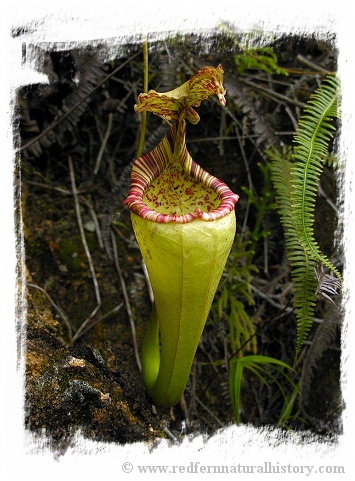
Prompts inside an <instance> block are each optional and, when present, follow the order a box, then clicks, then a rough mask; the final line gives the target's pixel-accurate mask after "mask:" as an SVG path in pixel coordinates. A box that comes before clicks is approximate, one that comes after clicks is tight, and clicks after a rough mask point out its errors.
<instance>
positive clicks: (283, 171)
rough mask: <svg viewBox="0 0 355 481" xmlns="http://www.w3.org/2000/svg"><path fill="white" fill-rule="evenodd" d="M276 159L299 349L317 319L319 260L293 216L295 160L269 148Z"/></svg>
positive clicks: (273, 168)
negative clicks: (300, 235) (301, 237)
mask: <svg viewBox="0 0 355 481" xmlns="http://www.w3.org/2000/svg"><path fill="white" fill-rule="evenodd" d="M268 155H269V157H270V158H271V159H272V162H271V166H270V170H271V179H272V182H273V184H274V188H275V191H276V203H277V210H278V213H279V215H280V220H281V224H282V226H283V228H284V231H285V239H286V249H287V255H288V259H289V262H290V265H291V275H292V281H293V284H294V289H293V294H294V300H293V305H294V307H295V309H296V318H297V346H296V352H297V354H298V353H299V350H300V348H301V345H302V343H303V342H304V339H306V337H307V335H308V332H309V329H310V327H311V325H312V322H313V313H314V307H315V303H316V294H315V292H316V288H317V280H316V279H315V276H314V267H315V265H316V263H315V261H314V260H313V259H312V258H311V257H310V256H309V253H308V251H307V249H305V248H304V246H303V245H302V244H301V243H300V242H299V238H298V234H297V230H296V228H295V225H294V223H293V217H292V208H291V207H292V205H291V198H292V195H291V194H292V184H291V168H292V163H291V161H290V160H289V159H288V158H287V157H285V156H282V155H280V154H279V153H278V152H277V151H275V150H274V151H268Z"/></svg>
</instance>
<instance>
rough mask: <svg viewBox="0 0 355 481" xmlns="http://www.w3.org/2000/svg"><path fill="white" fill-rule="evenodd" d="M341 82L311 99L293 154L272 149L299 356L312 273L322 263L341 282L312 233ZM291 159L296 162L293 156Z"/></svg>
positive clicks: (311, 301) (308, 320)
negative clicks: (289, 265) (292, 295)
mask: <svg viewBox="0 0 355 481" xmlns="http://www.w3.org/2000/svg"><path fill="white" fill-rule="evenodd" d="M338 92H339V84H338V82H337V80H336V78H334V77H331V76H329V77H327V78H326V80H325V81H324V82H323V84H322V85H321V86H320V87H319V88H318V89H317V90H316V92H315V93H314V94H313V95H312V96H311V98H310V100H309V101H308V103H307V106H306V108H305V111H304V115H303V116H302V118H301V120H300V122H299V128H298V129H297V131H296V133H295V135H294V141H295V143H296V147H295V150H294V153H293V154H292V155H291V154H290V153H288V154H287V155H285V153H284V154H283V155H282V154H280V153H279V152H277V151H275V150H273V151H268V152H267V153H268V155H269V157H270V159H271V160H272V162H271V176H272V181H273V184H274V188H275V191H276V202H277V205H278V207H277V210H278V212H279V215H280V219H281V223H282V225H283V227H284V230H285V237H286V248H287V254H288V258H289V261H290V264H291V274H292V280H293V283H294V307H295V308H296V317H297V344H296V357H297V356H298V355H299V352H300V349H301V347H302V344H303V343H304V341H305V340H306V338H307V335H308V332H309V330H310V328H311V325H312V323H313V317H314V308H315V304H316V288H317V280H316V278H315V275H314V272H315V267H316V266H317V264H318V263H319V262H320V263H322V264H323V265H324V266H325V267H327V268H328V269H330V270H331V271H332V272H333V273H334V274H335V275H336V276H337V278H338V279H339V281H340V282H341V275H340V273H339V271H338V270H337V269H336V267H335V266H334V265H333V264H332V263H331V262H330V260H329V259H328V258H327V257H326V256H325V255H324V254H323V253H322V252H321V250H320V248H319V246H318V244H317V242H316V241H315V238H314V233H313V223H314V208H315V199H316V195H317V191H318V182H319V178H320V175H321V173H322V169H323V164H324V162H325V160H326V158H327V155H328V145H329V141H330V139H331V137H332V133H333V131H334V130H335V128H334V126H333V125H332V124H331V123H330V119H331V118H333V117H338V108H337V97H338ZM291 157H292V158H293V161H294V162H291V161H290V158H291Z"/></svg>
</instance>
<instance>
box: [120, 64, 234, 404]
mask: <svg viewBox="0 0 355 481" xmlns="http://www.w3.org/2000/svg"><path fill="white" fill-rule="evenodd" d="M222 83H223V69H222V66H221V65H219V66H218V67H217V68H213V67H205V68H203V69H202V70H200V71H199V72H197V73H196V74H195V75H194V76H193V77H191V79H190V80H189V81H188V82H186V83H184V84H183V85H181V86H180V87H179V88H177V89H175V90H172V91H170V92H166V93H158V92H156V91H154V90H150V91H149V92H148V93H146V94H140V95H139V97H138V101H137V104H136V105H135V111H136V112H143V111H149V112H153V113H154V114H156V115H159V116H160V117H162V118H163V119H165V120H166V121H167V122H169V124H170V125H171V127H170V130H169V131H168V133H167V135H166V136H165V137H164V138H163V140H162V141H161V142H160V143H159V144H158V145H157V146H156V147H155V148H154V149H153V150H152V151H150V152H149V153H147V154H145V155H143V156H142V157H140V158H138V159H136V160H135V162H134V165H133V167H132V172H131V182H130V188H129V193H128V197H127V198H126V200H125V201H124V204H126V205H128V206H129V208H130V210H131V220H132V225H133V229H134V233H135V236H136V239H137V242H138V245H139V248H140V251H141V254H142V257H143V260H144V262H145V264H146V267H147V271H148V275H149V279H150V283H151V287H152V290H153V294H154V302H153V307H152V313H151V319H150V322H149V326H148V329H147V332H146V335H145V338H144V341H143V346H142V350H141V362H142V376H143V381H144V384H145V386H146V389H147V392H148V394H149V396H150V397H151V399H152V402H153V403H154V404H155V405H158V406H163V407H170V406H173V405H175V404H176V403H177V402H178V401H179V400H180V398H181V397H182V395H183V393H184V390H185V387H186V384H187V381H188V377H189V374H190V370H191V366H192V363H193V359H194V356H195V353H196V349H197V347H198V343H199V340H200V337H201V334H202V331H203V328H204V325H205V323H206V319H207V316H208V313H209V310H210V307H211V304H212V301H213V298H214V295H215V292H216V290H217V287H218V284H219V281H220V278H221V276H222V273H223V269H224V266H225V264H226V261H227V258H228V255H229V252H230V250H231V247H232V243H233V240H234V236H235V229H236V219H235V213H234V207H235V204H236V202H237V200H238V196H237V195H236V194H234V193H233V192H232V191H231V190H230V189H229V188H228V186H227V185H226V184H225V183H223V182H222V181H220V180H218V179H217V178H216V177H214V176H213V175H211V174H209V173H207V172H206V171H205V170H203V169H202V168H201V167H200V166H199V165H198V164H197V163H196V162H194V161H193V160H192V158H191V156H190V154H189V152H188V151H187V148H186V143H185V134H186V122H185V119H187V120H188V121H189V122H190V123H192V124H196V123H197V122H198V121H199V119H200V118H199V115H198V114H197V112H196V111H195V110H194V108H193V107H197V106H199V105H200V103H201V101H202V100H205V99H206V98H207V97H209V96H210V95H212V94H215V95H217V96H218V99H219V102H220V104H221V105H225V97H224V95H225V93H226V92H225V90H224V88H223V84H222Z"/></svg>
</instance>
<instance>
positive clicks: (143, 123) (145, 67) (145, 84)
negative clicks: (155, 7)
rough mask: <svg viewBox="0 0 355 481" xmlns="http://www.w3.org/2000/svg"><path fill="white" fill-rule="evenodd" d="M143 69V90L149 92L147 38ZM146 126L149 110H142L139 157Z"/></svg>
mask: <svg viewBox="0 0 355 481" xmlns="http://www.w3.org/2000/svg"><path fill="white" fill-rule="evenodd" d="M143 71H144V80H143V91H144V93H147V92H148V76H149V69H148V40H147V39H145V40H144V42H143ZM146 128H147V112H142V113H141V131H140V136H139V144H138V150H137V158H139V157H140V156H141V155H142V153H143V146H144V139H145V132H146Z"/></svg>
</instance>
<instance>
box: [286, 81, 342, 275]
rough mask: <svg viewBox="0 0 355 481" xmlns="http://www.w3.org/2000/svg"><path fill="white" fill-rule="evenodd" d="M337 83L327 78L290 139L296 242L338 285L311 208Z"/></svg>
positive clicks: (330, 129) (329, 131)
mask: <svg viewBox="0 0 355 481" xmlns="http://www.w3.org/2000/svg"><path fill="white" fill-rule="evenodd" d="M338 93H339V83H338V81H337V79H336V78H335V77H332V76H328V77H327V78H326V79H325V81H324V82H323V84H322V85H321V86H320V87H319V88H318V89H317V90H316V92H315V93H314V94H313V95H312V96H311V98H310V100H309V101H308V103H307V106H306V108H305V114H304V115H303V116H302V118H301V120H300V122H299V128H298V129H297V131H296V133H295V135H294V141H295V142H296V147H295V152H294V154H293V158H294V159H295V161H296V162H295V163H294V164H293V165H292V168H291V207H292V218H293V224H294V226H295V229H296V232H297V236H298V239H299V241H300V243H301V245H302V247H303V248H304V249H305V251H307V252H308V254H309V256H310V258H311V259H313V260H314V261H316V262H321V263H322V264H324V266H325V267H327V268H328V269H329V270H331V271H332V272H334V274H335V275H336V276H337V277H338V279H339V281H341V275H340V273H339V271H338V270H337V268H336V267H335V266H334V265H333V264H332V263H331V262H330V261H329V259H328V258H327V257H326V256H325V255H324V254H323V253H322V252H321V250H320V248H319V246H318V244H317V242H316V241H315V238H314V234H313V222H314V207H315V199H316V195H317V191H318V182H319V178H320V175H321V173H322V170H323V164H324V162H325V159H326V157H327V153H328V145H329V142H330V140H331V138H332V134H333V132H334V130H335V127H334V126H333V125H332V124H331V123H330V119H332V118H335V117H338V106H337V99H338Z"/></svg>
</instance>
